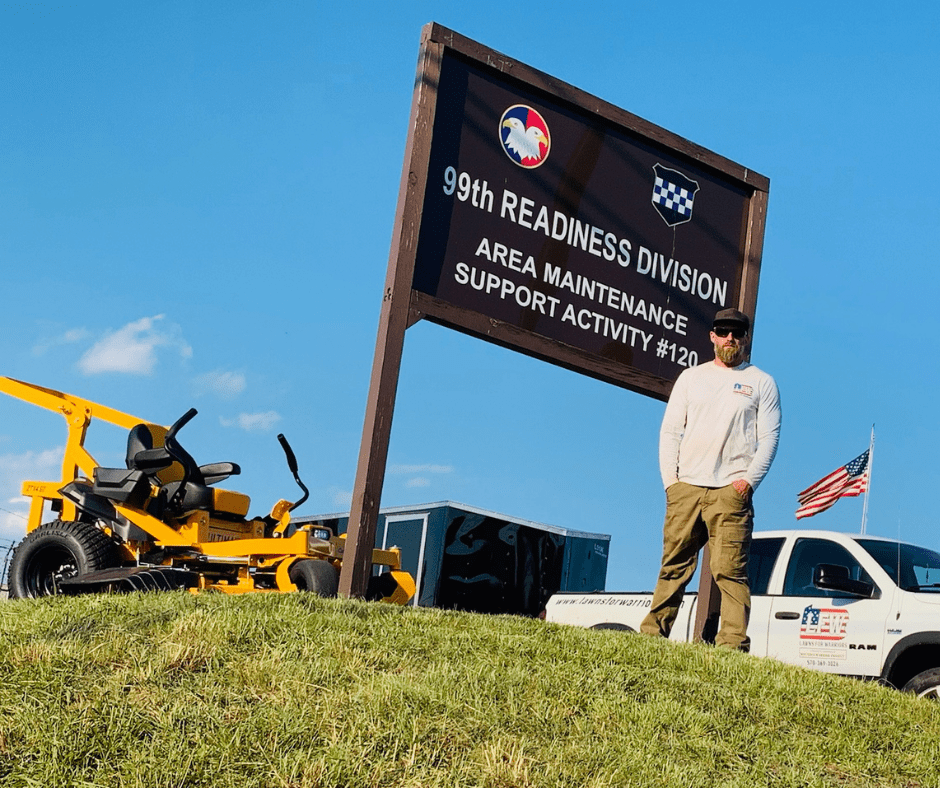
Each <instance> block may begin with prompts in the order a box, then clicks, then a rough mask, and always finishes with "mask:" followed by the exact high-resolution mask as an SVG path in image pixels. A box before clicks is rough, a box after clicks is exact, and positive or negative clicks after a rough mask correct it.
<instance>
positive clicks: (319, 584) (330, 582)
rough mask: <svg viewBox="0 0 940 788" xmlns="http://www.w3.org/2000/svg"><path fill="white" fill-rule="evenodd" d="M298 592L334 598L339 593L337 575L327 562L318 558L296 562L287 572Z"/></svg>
mask: <svg viewBox="0 0 940 788" xmlns="http://www.w3.org/2000/svg"><path fill="white" fill-rule="evenodd" d="M287 576H288V577H289V578H290V581H291V582H292V583H293V584H294V585H295V586H297V590H298V591H309V592H310V593H312V594H316V595H317V596H325V597H334V596H336V594H337V593H338V592H339V573H338V572H337V571H336V568H335V567H334V566H333V565H332V564H331V563H330V562H329V561H325V560H322V559H318V558H304V559H303V560H301V561H297V562H296V563H295V564H293V566H291V568H290V569H289V570H288V572H287Z"/></svg>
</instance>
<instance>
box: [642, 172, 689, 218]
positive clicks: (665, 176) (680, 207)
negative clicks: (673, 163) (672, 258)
mask: <svg viewBox="0 0 940 788" xmlns="http://www.w3.org/2000/svg"><path fill="white" fill-rule="evenodd" d="M653 173H654V174H655V175H656V180H655V181H654V183H653V198H652V200H653V207H654V208H655V209H656V212H657V213H658V214H659V215H660V216H661V217H662V219H663V221H664V222H665V223H666V224H668V225H669V226H670V227H675V226H676V225H677V224H682V223H683V222H687V221H689V219H691V218H692V203H693V201H694V200H695V192H697V191H698V183H697V182H696V181H693V180H692V179H691V178H686V177H685V175H683V174H682V173H681V172H679V171H678V170H670V169H669V168H668V167H663V165H662V164H654V165H653Z"/></svg>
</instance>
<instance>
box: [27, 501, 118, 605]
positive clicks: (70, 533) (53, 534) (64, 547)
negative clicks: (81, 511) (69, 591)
mask: <svg viewBox="0 0 940 788" xmlns="http://www.w3.org/2000/svg"><path fill="white" fill-rule="evenodd" d="M119 563H120V557H119V554H118V548H117V545H115V544H114V542H112V541H111V539H110V538H109V537H108V536H107V535H106V534H105V533H104V531H102V530H101V529H100V528H98V527H97V526H95V525H93V524H92V523H83V522H77V521H75V520H54V521H53V522H51V523H45V524H44V525H40V526H39V527H38V528H37V529H36V530H35V531H33V532H32V533H30V534H29V535H28V536H27V537H26V538H25V539H24V540H23V541H22V542H20V543H19V545H17V547H16V549H15V550H14V551H13V560H12V561H10V573H9V578H8V582H9V590H10V597H11V598H13V599H35V598H37V597H41V596H52V595H54V594H58V593H59V590H58V583H59V581H60V580H62V579H64V578H67V577H74V576H75V575H78V574H84V573H85V572H93V571H95V570H96V569H110V568H111V567H115V566H117V565H118V564H119Z"/></svg>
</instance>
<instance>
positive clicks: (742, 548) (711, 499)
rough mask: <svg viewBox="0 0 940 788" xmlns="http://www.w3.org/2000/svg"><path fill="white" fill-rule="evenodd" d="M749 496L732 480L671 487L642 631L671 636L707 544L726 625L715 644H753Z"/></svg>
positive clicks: (743, 646) (744, 647) (745, 647)
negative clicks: (658, 561)
mask: <svg viewBox="0 0 940 788" xmlns="http://www.w3.org/2000/svg"><path fill="white" fill-rule="evenodd" d="M750 498H751V496H750V495H748V496H747V499H745V498H744V497H742V496H741V495H740V494H739V493H738V491H737V490H735V489H734V487H732V486H731V485H728V486H727V487H696V486H695V485H692V484H686V483H685V482H676V483H675V484H673V485H671V486H670V487H669V489H668V490H666V521H665V524H664V525H663V561H662V567H661V568H660V570H659V579H658V580H657V582H656V590H655V591H654V592H653V601H652V605H651V607H650V612H649V613H648V614H647V616H646V618H644V619H643V623H642V624H641V625H640V631H641V632H644V633H646V634H648V635H661V636H662V637H669V633H670V632H671V631H672V625H673V623H674V622H675V620H676V615H677V614H678V612H679V604H680V603H681V602H682V595H683V594H684V593H685V587H686V586H687V585H688V584H689V581H690V580H691V579H692V575H693V574H695V568H696V566H698V554H699V551H700V550H701V549H702V548H703V547H704V546H705V545H706V544H708V548H709V553H710V554H711V561H710V568H711V572H712V577H713V578H714V579H715V582H716V583H717V585H718V590H719V591H720V592H721V626H720V628H719V630H718V635H717V637H716V638H715V645H716V646H723V647H725V648H735V649H741V650H742V651H746V650H748V649H749V648H750V640H748V637H747V622H748V617H749V615H750V612H751V590H750V588H749V587H748V578H747V563H748V557H749V554H750V548H751V531H752V530H753V527H754V508H753V506H752V505H751V500H750Z"/></svg>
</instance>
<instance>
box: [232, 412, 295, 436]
mask: <svg viewBox="0 0 940 788" xmlns="http://www.w3.org/2000/svg"><path fill="white" fill-rule="evenodd" d="M280 420H281V414H280V413H278V412H277V411H273V410H269V411H267V412H266V413H239V414H238V416H236V417H235V418H234V419H226V418H220V419H219V422H220V423H221V424H222V426H223V427H238V428H239V429H242V430H245V431H246V432H269V431H270V430H271V428H272V427H273V426H274V425H275V424H277V423H278V422H279V421H280Z"/></svg>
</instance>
